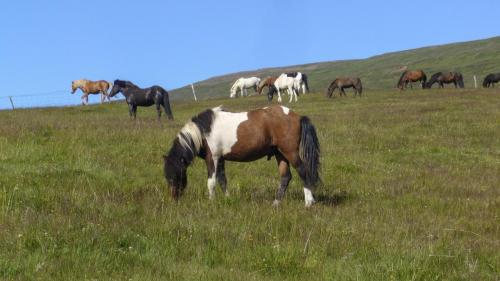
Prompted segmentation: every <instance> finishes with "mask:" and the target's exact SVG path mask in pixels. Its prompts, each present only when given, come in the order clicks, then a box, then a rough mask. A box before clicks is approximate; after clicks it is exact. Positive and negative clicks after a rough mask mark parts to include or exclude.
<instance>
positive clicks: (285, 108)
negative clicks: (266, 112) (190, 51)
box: [281, 106, 290, 115]
mask: <svg viewBox="0 0 500 281" xmlns="http://www.w3.org/2000/svg"><path fill="white" fill-rule="evenodd" d="M281 109H283V113H285V114H286V115H288V112H290V108H288V107H286V106H281Z"/></svg>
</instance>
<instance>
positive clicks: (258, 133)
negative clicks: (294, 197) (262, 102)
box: [224, 105, 300, 165]
mask: <svg viewBox="0 0 500 281" xmlns="http://www.w3.org/2000/svg"><path fill="white" fill-rule="evenodd" d="M236 134H237V138H238V141H237V142H236V143H235V144H234V145H233V146H232V147H231V152H230V153H229V154H227V155H225V156H224V158H225V159H227V160H230V161H254V160H257V159H259V158H262V157H264V156H270V155H274V154H275V153H276V150H278V151H280V152H281V153H282V154H283V155H284V156H285V157H286V158H287V159H288V160H289V161H290V162H291V163H292V164H297V165H298V153H296V152H297V151H298V148H299V142H300V116H299V115H298V114H296V113H294V112H292V111H290V112H288V114H285V112H284V111H283V108H282V107H281V106H278V105H275V106H270V107H267V108H264V109H257V110H253V111H249V112H248V120H246V121H244V122H242V123H241V124H240V125H239V127H238V130H237V133H236Z"/></svg>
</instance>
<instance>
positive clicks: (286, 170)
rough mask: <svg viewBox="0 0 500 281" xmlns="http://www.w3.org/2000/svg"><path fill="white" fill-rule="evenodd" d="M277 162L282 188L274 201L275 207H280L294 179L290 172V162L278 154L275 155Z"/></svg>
mask: <svg viewBox="0 0 500 281" xmlns="http://www.w3.org/2000/svg"><path fill="white" fill-rule="evenodd" d="M275 157H276V162H277V163H278V169H279V172H280V177H281V180H280V186H279V188H278V192H276V198H275V199H274V202H273V206H278V205H279V204H280V203H281V200H283V197H284V196H285V192H286V189H287V188H288V184H289V183H290V180H291V179H292V173H291V172H290V164H289V163H288V161H287V160H286V159H285V157H283V155H281V153H277V154H276V155H275Z"/></svg>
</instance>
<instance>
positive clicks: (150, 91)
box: [109, 80, 174, 120]
mask: <svg viewBox="0 0 500 281" xmlns="http://www.w3.org/2000/svg"><path fill="white" fill-rule="evenodd" d="M120 92H121V93H122V94H123V95H124V96H125V100H126V101H127V104H128V108H129V115H130V117H131V118H132V117H134V120H135V117H136V113H137V106H151V105H153V104H155V105H156V111H157V112H158V120H160V117H161V107H162V106H163V109H164V110H165V113H166V114H167V117H168V119H170V120H172V119H174V116H173V115H172V109H170V102H169V99H168V92H167V91H166V90H165V89H163V88H162V87H160V86H152V87H149V88H146V89H141V88H139V87H138V86H136V85H135V84H134V83H132V82H130V81H123V80H115V83H114V85H113V88H112V89H111V92H110V93H109V96H110V97H113V96H114V95H116V94H118V93H120Z"/></svg>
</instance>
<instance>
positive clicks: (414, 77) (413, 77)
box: [397, 70, 427, 91]
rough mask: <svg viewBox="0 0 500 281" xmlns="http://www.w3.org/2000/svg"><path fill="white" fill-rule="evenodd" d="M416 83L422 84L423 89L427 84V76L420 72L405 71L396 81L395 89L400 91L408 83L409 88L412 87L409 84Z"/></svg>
mask: <svg viewBox="0 0 500 281" xmlns="http://www.w3.org/2000/svg"><path fill="white" fill-rule="evenodd" d="M417 81H420V82H422V89H424V88H425V84H426V82H427V76H426V75H425V72H423V71H422V70H407V71H405V72H403V73H402V74H401V77H400V78H399V80H398V85H397V87H398V89H399V90H401V91H402V90H404V88H406V87H407V86H408V83H410V86H412V85H411V83H412V82H417ZM412 88H413V87H412Z"/></svg>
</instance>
